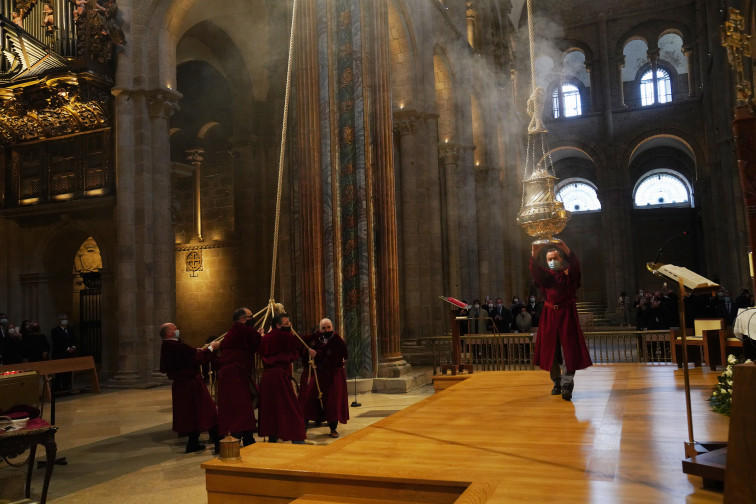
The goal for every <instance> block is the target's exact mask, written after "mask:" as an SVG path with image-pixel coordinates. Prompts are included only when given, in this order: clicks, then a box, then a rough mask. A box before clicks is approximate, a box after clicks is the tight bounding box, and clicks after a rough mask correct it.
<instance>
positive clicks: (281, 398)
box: [160, 308, 349, 453]
mask: <svg viewBox="0 0 756 504" xmlns="http://www.w3.org/2000/svg"><path fill="white" fill-rule="evenodd" d="M233 321H234V323H233V325H232V327H231V328H230V329H229V330H228V332H226V333H225V335H224V336H223V337H222V338H220V339H216V340H214V341H212V342H210V343H209V344H207V345H206V346H205V347H202V348H193V347H191V346H190V345H188V344H186V343H183V342H181V340H180V338H179V334H180V333H179V330H178V329H177V328H176V326H175V324H173V323H166V324H163V326H162V327H161V329H160V336H161V337H162V339H163V344H162V347H161V352H160V371H161V372H163V373H166V374H167V376H168V378H169V379H171V380H172V382H173V383H172V399H173V430H174V431H175V432H177V433H178V434H179V435H186V436H187V437H188V440H187V444H186V452H187V453H191V452H195V451H201V450H204V449H205V446H204V445H203V444H201V443H200V442H199V436H200V433H201V432H204V431H208V433H209V438H210V441H212V442H213V443H214V445H215V453H218V452H219V450H220V446H219V443H220V437H221V436H225V435H231V436H234V437H235V438H237V439H239V440H240V443H241V445H242V446H247V445H250V444H253V443H254V442H255V436H254V434H255V432H257V435H258V436H259V437H266V438H267V439H268V442H272V443H275V442H278V440H282V441H291V442H292V444H303V443H304V440H305V439H306V429H307V426H308V422H309V421H310V420H312V421H314V422H315V425H316V426H319V425H320V424H321V423H322V422H324V421H325V422H327V423H328V427H329V428H330V436H331V437H333V438H337V437H339V433H338V431H337V426H338V424H339V423H342V424H345V423H346V422H347V421H348V419H349V408H348V404H347V387H346V371H345V369H344V363H345V361H346V360H347V359H348V357H349V356H348V353H347V348H346V344H345V343H344V340H343V339H342V338H341V336H339V334H338V333H336V332H334V330H333V323H332V322H331V321H330V320H329V319H327V318H325V319H323V320H321V321H320V324H319V325H318V327H317V329H316V330H315V331H314V332H313V333H312V334H309V335H306V336H304V337H303V338H300V337H299V336H298V335H297V334H296V333H294V332H293V330H292V327H291V322H290V320H289V317H288V315H287V314H285V313H279V314H277V315H275V316H274V317H273V319H272V324H271V327H270V329H269V330H268V332H266V333H265V334H264V335H263V334H260V332H258V330H257V329H255V328H254V326H253V320H252V312H251V311H250V310H249V309H248V308H239V309H238V310H236V311H235V312H234V313H233ZM256 355H257V356H259V358H260V361H261V362H262V366H263V372H262V377H261V379H260V383H259V385H258V384H257V383H256V382H255V380H254V378H253V377H254V376H255V356H256ZM300 359H301V361H302V362H303V364H305V367H304V372H303V373H302V378H301V380H300V384H299V386H297V384H296V382H295V381H294V379H293V377H292V364H293V363H294V362H297V361H299V360H300ZM207 362H213V367H214V368H217V369H218V371H217V395H216V399H217V404H216V402H214V401H213V399H212V397H211V396H210V394H209V392H208V388H207V386H206V385H205V383H204V379H203V375H202V372H201V366H202V364H205V363H207ZM256 402H257V412H258V416H257V417H255V409H256V404H255V403H256Z"/></svg>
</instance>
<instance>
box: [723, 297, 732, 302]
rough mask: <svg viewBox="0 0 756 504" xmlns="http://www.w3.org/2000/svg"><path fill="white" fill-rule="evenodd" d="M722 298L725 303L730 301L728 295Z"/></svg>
mask: <svg viewBox="0 0 756 504" xmlns="http://www.w3.org/2000/svg"><path fill="white" fill-rule="evenodd" d="M724 300H725V303H729V302H730V301H732V298H731V297H730V296H725V298H724Z"/></svg>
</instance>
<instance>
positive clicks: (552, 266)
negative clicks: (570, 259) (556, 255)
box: [549, 259, 560, 270]
mask: <svg viewBox="0 0 756 504" xmlns="http://www.w3.org/2000/svg"><path fill="white" fill-rule="evenodd" d="M559 266H560V262H559V261H557V260H556V259H552V260H551V261H549V269H551V270H555V269H558V268H559Z"/></svg>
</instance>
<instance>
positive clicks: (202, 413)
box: [160, 322, 220, 454]
mask: <svg viewBox="0 0 756 504" xmlns="http://www.w3.org/2000/svg"><path fill="white" fill-rule="evenodd" d="M160 337H161V338H163V344H162V346H161V347H160V372H161V373H165V374H166V375H168V379H169V380H172V382H173V383H172V384H171V397H172V399H173V430H174V431H175V432H176V433H178V434H179V435H181V436H184V435H186V436H188V437H189V439H188V440H187V442H186V453H192V452H196V451H202V450H204V449H205V445H203V444H200V442H199V435H200V432H204V431H208V432H209V434H210V440H211V441H212V442H213V443H214V444H215V450H214V453H215V454H217V453H219V452H220V436H218V413H217V411H216V409H215V403H214V402H213V399H212V398H211V397H210V392H208V390H207V386H205V382H204V380H203V379H202V373H201V371H200V366H201V365H202V364H203V363H204V362H207V361H209V360H210V359H212V358H213V352H214V351H215V350H216V349H217V348H218V346H219V343H218V342H217V341H216V342H214V343H212V344H210V346H208V347H207V348H205V349H202V348H194V347H191V346H189V345H187V344H186V343H183V342H182V341H181V340H179V330H178V329H176V325H175V324H173V323H171V322H168V323H165V324H163V325H162V326H161V327H160Z"/></svg>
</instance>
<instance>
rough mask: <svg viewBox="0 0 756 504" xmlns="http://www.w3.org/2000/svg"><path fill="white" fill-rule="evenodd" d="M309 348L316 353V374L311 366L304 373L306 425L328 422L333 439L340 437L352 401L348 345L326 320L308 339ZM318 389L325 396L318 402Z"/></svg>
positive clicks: (301, 397) (303, 395)
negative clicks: (341, 427)
mask: <svg viewBox="0 0 756 504" xmlns="http://www.w3.org/2000/svg"><path fill="white" fill-rule="evenodd" d="M305 342H306V343H307V345H308V346H309V347H310V348H312V349H313V350H315V352H317V354H316V355H315V359H314V360H315V367H316V370H317V371H316V373H315V374H317V377H318V381H317V383H316V381H315V374H313V373H311V372H310V371H311V369H310V366H309V364H308V365H307V366H305V368H304V370H303V371H302V380H301V390H300V392H299V402H300V403H301V404H302V413H303V415H304V419H305V423H307V422H308V421H310V420H315V422H316V424H319V423H320V422H323V421H324V420H325V421H327V422H328V427H330V429H331V434H330V435H331V437H332V438H337V437H339V433H338V431H337V430H336V427H337V426H338V424H339V422H341V423H343V424H345V423H347V420H349V406H348V404H349V399H348V397H347V396H348V393H347V384H346V371H345V370H344V361H346V360H347V359H348V358H349V353H348V352H347V347H346V343H344V340H343V339H341V336H339V335H338V333H336V332H334V330H333V323H332V322H331V321H330V320H329V319H327V318H324V319H323V320H321V321H320V326H319V327H318V330H317V331H315V333H313V334H311V335H309V336H308V337H307V339H305ZM318 387H320V391H321V392H322V397H321V399H318Z"/></svg>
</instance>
